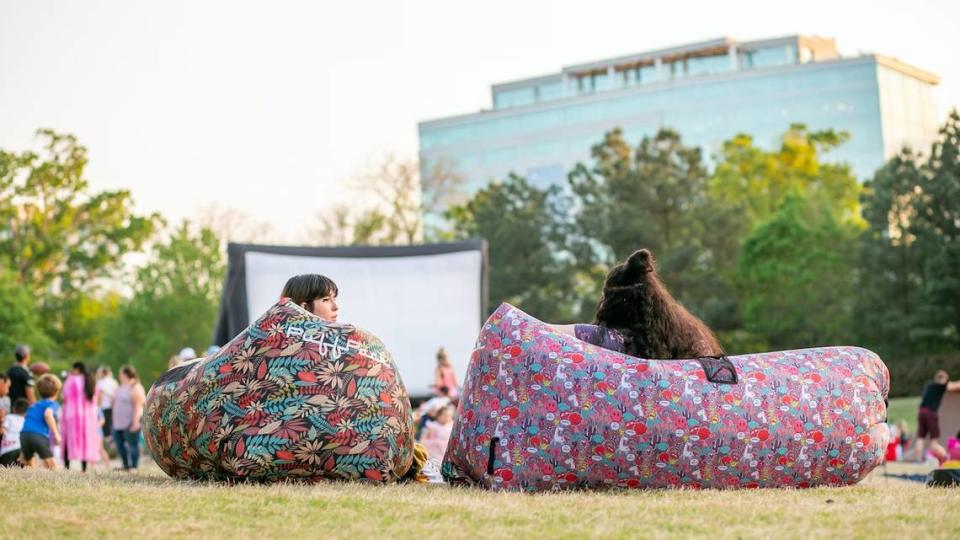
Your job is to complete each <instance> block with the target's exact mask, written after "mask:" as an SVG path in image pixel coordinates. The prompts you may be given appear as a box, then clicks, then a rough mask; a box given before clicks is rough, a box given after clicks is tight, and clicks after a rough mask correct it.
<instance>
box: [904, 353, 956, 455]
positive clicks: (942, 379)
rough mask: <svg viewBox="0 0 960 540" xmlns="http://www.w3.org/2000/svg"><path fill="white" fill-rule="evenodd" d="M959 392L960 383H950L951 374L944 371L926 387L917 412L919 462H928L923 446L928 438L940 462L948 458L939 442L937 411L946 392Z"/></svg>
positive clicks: (916, 446)
mask: <svg viewBox="0 0 960 540" xmlns="http://www.w3.org/2000/svg"><path fill="white" fill-rule="evenodd" d="M958 391H960V381H950V374H949V373H947V372H946V371H944V370H942V369H940V370H937V372H936V373H935V374H934V375H933V380H931V381H929V382H927V384H926V385H924V387H923V395H922V397H921V398H920V410H919V411H917V441H916V442H915V443H914V456H915V457H916V459H917V461H920V462H923V461H925V460H926V453H924V448H923V446H924V443H925V441H926V439H927V438H928V437H929V438H930V451H931V452H932V453H933V455H934V456H936V457H937V459H938V460H940V461H943V460H944V459H945V458H946V455H947V451H946V450H944V448H943V446H942V445H941V444H940V441H938V440H937V439H939V438H940V418H939V416H937V410H939V409H940V402H941V401H943V394H944V392H958Z"/></svg>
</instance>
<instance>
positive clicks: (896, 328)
mask: <svg viewBox="0 0 960 540" xmlns="http://www.w3.org/2000/svg"><path fill="white" fill-rule="evenodd" d="M920 175H921V173H920V165H919V164H918V162H917V159H916V156H915V155H914V154H913V153H911V152H910V151H909V150H906V151H903V152H901V153H900V154H899V155H897V156H895V157H894V158H892V159H891V160H890V161H888V162H887V163H886V165H884V166H883V167H882V168H880V169H879V170H878V171H877V172H876V174H875V175H874V176H873V178H872V179H871V180H870V181H868V182H866V183H865V184H864V192H863V195H862V196H861V200H862V203H863V217H864V220H865V221H866V223H867V228H866V230H865V231H864V234H863V236H862V237H861V239H860V245H859V248H858V252H859V260H860V265H861V270H860V276H859V282H860V287H858V291H857V305H858V307H857V313H858V314H859V317H860V320H861V324H859V325H858V327H857V329H856V330H857V335H858V336H859V337H860V339H861V340H862V341H863V343H864V344H866V345H868V346H870V347H873V348H877V349H879V350H880V351H881V352H900V351H905V350H908V349H909V348H910V347H911V345H910V342H911V337H910V336H911V327H913V325H914V321H915V320H916V319H917V316H918V313H919V311H920V310H921V309H922V304H923V298H922V283H923V270H924V260H923V254H922V251H921V250H920V249H919V247H918V246H917V244H916V236H915V235H914V234H913V232H912V231H911V226H910V224H911V222H912V221H914V220H915V219H916V218H917V215H916V207H915V205H916V199H917V197H918V195H919V186H920Z"/></svg>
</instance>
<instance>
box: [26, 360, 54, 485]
mask: <svg viewBox="0 0 960 540" xmlns="http://www.w3.org/2000/svg"><path fill="white" fill-rule="evenodd" d="M62 386H63V385H62V383H61V382H60V379H58V378H57V376H56V375H54V374H52V373H47V374H45V375H43V376H42V377H40V378H39V379H38V380H37V393H39V394H40V401H37V402H36V403H34V404H33V405H31V406H30V409H29V410H28V411H27V415H26V417H25V419H24V421H23V429H22V430H21V431H20V453H21V456H22V457H21V459H23V463H24V465H26V466H27V467H30V468H32V467H34V466H35V465H36V461H34V459H33V457H34V456H35V455H39V456H40V459H42V460H43V465H44V467H46V468H48V469H54V468H56V466H57V462H56V461H54V459H53V451H51V449H50V438H51V435H52V438H53V441H54V442H55V443H56V444H60V430H59V429H57V421H56V417H55V416H56V413H57V412H58V411H59V410H60V405H59V404H58V403H57V401H56V399H57V395H59V394H60V388H61V387H62Z"/></svg>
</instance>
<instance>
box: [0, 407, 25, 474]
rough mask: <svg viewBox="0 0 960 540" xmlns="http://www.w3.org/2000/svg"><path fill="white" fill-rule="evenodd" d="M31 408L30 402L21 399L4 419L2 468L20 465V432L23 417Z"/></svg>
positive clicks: (0, 459)
mask: <svg viewBox="0 0 960 540" xmlns="http://www.w3.org/2000/svg"><path fill="white" fill-rule="evenodd" d="M29 408H30V402H29V401H27V400H26V399H24V398H19V399H17V401H16V402H15V403H14V404H13V410H12V411H10V414H8V415H7V417H6V418H4V419H3V429H2V430H0V431H2V433H3V440H2V442H0V467H10V466H11V465H15V464H18V463H20V431H21V430H22V429H23V420H24V418H23V415H24V414H26V413H27V409H29Z"/></svg>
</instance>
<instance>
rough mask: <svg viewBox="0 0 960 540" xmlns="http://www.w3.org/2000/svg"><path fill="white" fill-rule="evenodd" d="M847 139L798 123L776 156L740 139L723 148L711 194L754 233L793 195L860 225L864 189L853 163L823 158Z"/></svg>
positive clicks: (839, 219)
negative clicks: (736, 212) (740, 216)
mask: <svg viewBox="0 0 960 540" xmlns="http://www.w3.org/2000/svg"><path fill="white" fill-rule="evenodd" d="M848 138H849V136H848V135H847V134H846V133H838V132H835V131H833V130H825V131H814V132H810V131H808V130H807V128H806V126H804V125H803V124H793V125H791V126H790V129H789V130H788V131H787V132H786V133H785V134H784V135H783V137H782V139H781V144H780V147H779V148H778V149H777V150H776V151H772V152H771V151H766V150H763V149H761V148H759V147H757V146H756V145H754V143H753V137H751V136H750V135H744V134H740V135H737V136H735V137H734V138H733V139H731V140H729V141H727V142H725V143H724V145H723V152H722V154H721V156H720V157H721V160H720V162H719V163H718V164H717V167H716V170H715V171H714V174H713V177H712V178H711V180H710V192H711V195H712V196H714V197H716V198H717V199H719V200H722V201H725V202H726V203H728V204H731V205H734V206H737V207H739V208H740V209H741V211H742V212H743V215H744V217H745V218H746V220H747V223H748V226H749V228H750V229H752V228H753V227H755V226H756V225H757V224H759V223H762V222H765V221H767V220H769V219H770V218H771V217H772V216H773V214H774V213H776V212H777V211H778V210H779V208H780V205H781V204H782V203H783V201H784V200H785V199H786V198H787V197H788V196H790V195H799V196H800V197H802V198H803V199H806V200H807V201H809V203H810V204H811V205H814V206H816V207H820V208H825V209H828V210H829V211H830V213H831V214H832V215H833V217H834V220H835V221H837V222H846V221H854V222H858V221H859V219H860V218H859V200H858V196H859V194H860V185H859V184H858V183H857V180H856V178H855V177H854V176H853V175H852V174H851V172H850V167H849V165H847V164H845V163H824V162H823V161H822V160H821V158H822V156H823V155H824V154H826V153H828V152H829V151H830V150H832V149H834V148H836V147H837V146H839V145H840V144H843V142H844V141H846V140H847V139H848Z"/></svg>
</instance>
